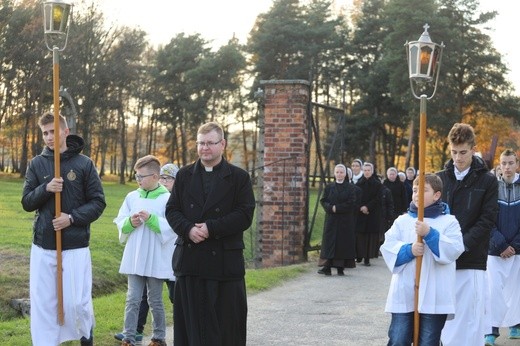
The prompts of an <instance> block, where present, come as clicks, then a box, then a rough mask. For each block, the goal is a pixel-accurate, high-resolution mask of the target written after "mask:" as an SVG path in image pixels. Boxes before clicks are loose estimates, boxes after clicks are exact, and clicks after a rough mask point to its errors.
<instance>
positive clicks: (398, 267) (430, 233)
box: [381, 174, 464, 346]
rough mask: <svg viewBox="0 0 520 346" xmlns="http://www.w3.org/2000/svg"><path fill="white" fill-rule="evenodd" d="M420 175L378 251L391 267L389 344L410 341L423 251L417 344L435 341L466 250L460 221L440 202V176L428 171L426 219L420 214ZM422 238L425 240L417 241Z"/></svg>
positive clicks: (451, 308)
mask: <svg viewBox="0 0 520 346" xmlns="http://www.w3.org/2000/svg"><path fill="white" fill-rule="evenodd" d="M418 190H419V178H416V179H415V181H414V185H413V195H412V198H413V199H412V202H411V203H410V209H409V210H408V213H407V214H404V215H401V216H399V217H398V218H397V219H396V220H395V222H394V223H393V225H392V227H390V229H389V230H388V231H387V232H386V233H385V242H384V243H383V245H382V246H381V253H382V255H383V258H384V260H385V262H386V265H387V266H388V269H390V271H391V272H392V280H391V283H390V289H389V291H388V298H387V301H386V308H385V310H386V312H390V313H392V321H391V323H390V328H389V330H388V337H389V341H388V345H389V346H398V345H411V344H412V339H413V332H414V310H415V304H414V298H415V292H414V278H415V274H416V266H417V265H418V263H419V262H418V261H417V260H416V257H418V256H422V261H421V269H422V270H421V272H422V273H421V283H420V285H419V292H418V293H419V301H418V310H419V321H420V323H419V334H418V335H419V338H418V342H419V345H420V346H438V345H439V341H440V337H441V330H442V328H443V326H444V323H445V322H446V319H447V318H450V317H453V313H454V312H455V260H456V259H457V258H458V257H459V255H460V254H461V253H462V252H463V251H464V245H463V244H462V235H461V233H460V225H459V223H458V221H457V219H456V218H455V217H454V216H453V215H449V209H448V206H447V204H446V203H443V202H442V201H441V199H440V198H441V190H442V181H441V179H440V178H439V177H438V176H436V175H435V174H426V175H425V183H424V220H423V221H419V219H418V215H417V214H418V209H417V208H418V205H419V193H418ZM417 236H421V237H423V241H422V242H420V241H418V240H417Z"/></svg>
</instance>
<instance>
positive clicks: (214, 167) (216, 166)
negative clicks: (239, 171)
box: [200, 160, 222, 172]
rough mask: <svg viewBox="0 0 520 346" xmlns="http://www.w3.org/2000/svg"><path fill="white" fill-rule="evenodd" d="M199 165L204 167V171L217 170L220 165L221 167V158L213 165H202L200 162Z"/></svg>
mask: <svg viewBox="0 0 520 346" xmlns="http://www.w3.org/2000/svg"><path fill="white" fill-rule="evenodd" d="M200 165H201V166H202V167H204V171H206V172H213V171H214V170H219V169H220V167H222V160H221V161H220V162H219V163H218V164H216V165H215V166H212V167H207V166H204V165H203V164H202V162H201V163H200Z"/></svg>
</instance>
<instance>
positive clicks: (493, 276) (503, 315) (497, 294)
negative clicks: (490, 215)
mask: <svg viewBox="0 0 520 346" xmlns="http://www.w3.org/2000/svg"><path fill="white" fill-rule="evenodd" d="M500 168H501V171H502V179H500V180H499V181H498V219H497V225H496V227H494V228H493V230H492V231H491V240H490V242H489V252H488V258H487V271H486V273H487V279H488V280H487V281H488V290H489V291H488V308H487V311H486V316H487V317H488V318H487V322H488V325H487V331H486V337H485V344H486V346H494V345H495V340H496V338H497V337H499V336H500V333H499V328H498V327H509V338H510V339H520V292H519V290H518V283H519V282H520V177H519V175H518V173H517V172H516V171H517V169H518V158H517V156H516V153H515V152H514V151H513V150H511V149H506V150H505V151H504V152H502V154H501V155H500Z"/></svg>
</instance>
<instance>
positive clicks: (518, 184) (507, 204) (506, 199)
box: [488, 176, 520, 256]
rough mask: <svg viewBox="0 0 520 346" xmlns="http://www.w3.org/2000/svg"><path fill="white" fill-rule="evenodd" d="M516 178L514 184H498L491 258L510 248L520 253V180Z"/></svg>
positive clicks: (502, 182)
mask: <svg viewBox="0 0 520 346" xmlns="http://www.w3.org/2000/svg"><path fill="white" fill-rule="evenodd" d="M516 178H517V179H516V180H515V181H514V182H513V183H512V184H508V183H506V182H505V181H503V180H500V181H499V182H498V218H497V224H496V226H495V227H494V228H493V230H492V231H491V240H490V242H489V252H488V254H489V255H491V256H500V254H501V253H502V252H503V251H504V250H505V249H506V248H507V247H508V246H512V247H513V248H514V249H515V251H516V253H517V254H519V253H520V178H518V176H517V177H516Z"/></svg>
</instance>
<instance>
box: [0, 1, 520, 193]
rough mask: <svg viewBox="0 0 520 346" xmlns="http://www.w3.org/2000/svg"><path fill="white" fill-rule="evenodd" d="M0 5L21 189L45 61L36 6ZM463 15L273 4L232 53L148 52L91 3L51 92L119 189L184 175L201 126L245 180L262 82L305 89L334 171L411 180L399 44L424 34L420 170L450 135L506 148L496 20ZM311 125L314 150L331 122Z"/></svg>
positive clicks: (461, 5) (78, 20) (6, 115)
mask: <svg viewBox="0 0 520 346" xmlns="http://www.w3.org/2000/svg"><path fill="white" fill-rule="evenodd" d="M0 2H1V8H0V72H1V73H0V170H3V171H10V172H15V173H19V174H20V175H23V174H24V172H25V169H26V167H27V163H28V160H30V159H31V158H32V157H33V156H35V155H37V154H38V153H39V152H40V151H41V143H42V141H41V135H40V132H39V128H38V126H37V119H38V117H39V116H40V115H41V114H42V113H43V112H44V111H47V110H49V109H50V107H51V106H52V97H53V95H52V58H51V55H52V54H51V52H49V51H48V50H47V49H46V47H45V44H44V41H43V28H42V15H41V2H40V1H36V0H18V1H16V0H0ZM477 8H478V1H476V0H437V1H434V0H354V5H353V7H352V8H346V9H342V10H340V11H337V10H335V9H334V7H333V1H332V0H308V1H303V0H274V1H273V3H272V5H271V8H270V9H269V10H268V11H267V12H266V13H262V14H260V15H258V17H257V19H256V22H255V24H254V26H253V27H252V28H251V32H250V35H249V38H248V40H247V43H246V44H245V45H242V44H240V43H239V42H238V40H237V39H235V38H234V37H231V38H230V39H229V41H228V43H227V44H226V45H224V46H221V47H219V48H212V47H211V45H210V42H208V41H207V40H205V39H204V38H203V37H201V35H200V34H195V35H186V34H184V33H179V34H178V35H176V36H175V37H173V38H171V40H170V42H169V43H167V44H165V45H162V46H158V47H154V46H152V45H151V44H150V42H148V41H147V37H146V33H145V32H143V31H142V30H140V29H135V28H129V27H124V26H123V27H116V26H113V27H110V28H108V29H107V27H106V25H104V17H103V13H101V12H100V10H99V8H98V7H97V5H96V2H91V1H80V2H79V3H76V4H75V10H74V18H73V22H72V26H71V30H70V34H69V42H68V46H67V48H66V50H65V51H64V52H62V53H61V55H60V58H61V59H60V85H61V86H63V87H64V88H66V89H67V91H68V93H69V94H70V95H71V96H72V98H73V100H74V103H75V108H76V109H77V112H78V117H77V132H78V134H79V135H80V136H82V137H83V138H84V139H85V141H86V143H87V147H86V149H85V151H84V153H85V154H87V155H89V156H91V157H92V158H93V159H94V160H95V162H96V164H97V165H98V167H99V169H100V173H101V175H105V174H117V175H119V177H120V182H121V183H124V182H125V181H127V180H128V179H131V177H132V174H131V173H132V171H131V168H132V167H133V164H134V162H135V161H136V159H137V158H138V157H139V156H142V155H145V154H148V153H151V154H155V155H157V156H159V157H160V158H162V159H163V161H164V162H166V161H171V162H177V163H178V164H180V165H184V164H187V163H189V162H190V161H191V160H193V158H194V155H195V152H194V150H193V148H194V141H195V137H196V129H197V128H198V126H199V125H200V124H202V123H203V122H206V121H209V120H216V121H219V122H220V123H222V124H223V125H224V128H225V130H226V131H227V132H228V133H229V135H231V134H233V136H234V141H233V146H231V147H230V148H228V152H227V155H228V156H231V155H236V156H237V157H240V159H241V160H242V164H243V167H244V168H246V169H252V168H253V166H254V164H255V151H256V146H257V137H258V115H259V109H258V104H257V100H255V97H254V94H255V91H256V90H258V88H259V86H260V81H261V80H270V79H304V80H308V81H309V82H310V83H311V92H312V101H314V102H315V103H319V104H324V105H330V106H334V107H337V108H339V109H343V110H344V115H343V116H345V117H346V121H345V126H344V127H343V128H342V132H343V133H342V134H341V139H342V143H341V146H339V147H338V148H339V149H337V152H335V153H334V160H335V161H342V162H345V163H348V162H349V161H350V160H352V159H353V158H355V157H360V158H363V159H364V160H370V161H372V162H375V163H376V164H377V165H378V166H379V169H378V170H379V171H384V169H385V168H386V167H389V166H395V165H402V166H409V165H414V166H417V160H418V158H417V150H416V146H417V133H418V130H417V128H418V121H417V120H416V119H417V116H418V113H419V109H418V107H419V102H417V100H415V99H413V97H412V96H411V93H410V87H409V81H408V72H407V62H406V54H405V50H404V47H403V44H404V43H405V42H406V41H411V40H416V39H418V37H419V36H420V34H421V33H422V30H423V28H422V26H423V25H424V24H425V23H428V24H429V25H430V30H429V32H430V35H431V37H432V39H433V40H434V41H435V42H437V43H440V42H441V41H443V42H444V44H445V45H446V49H445V51H444V56H443V62H442V67H441V77H440V81H439V87H438V91H437V94H436V96H435V97H434V98H433V99H432V100H431V101H429V103H428V138H427V142H428V145H429V148H430V149H429V153H430V154H431V156H430V158H429V162H428V165H429V167H436V168H439V166H440V165H442V163H443V162H444V161H445V160H446V159H447V144H446V142H445V137H446V135H447V133H448V131H449V129H450V128H451V126H452V125H453V123H455V122H460V121H466V122H469V123H471V124H473V125H474V126H475V127H476V130H477V134H478V135H479V143H480V144H481V146H480V148H481V150H483V151H485V150H488V149H489V144H490V142H491V138H492V136H493V135H498V136H499V138H500V139H499V147H506V146H507V147H513V148H514V149H516V148H517V146H518V145H517V143H518V119H519V116H520V114H519V109H520V107H519V105H520V102H519V99H518V98H517V97H515V96H514V94H513V89H512V85H511V83H510V82H509V81H508V80H506V74H507V68H506V66H505V65H504V63H503V61H502V59H501V56H500V54H499V52H497V51H496V49H495V48H494V47H493V42H491V40H490V37H489V36H488V35H487V33H486V32H487V31H486V27H487V26H488V25H489V23H490V21H491V20H493V19H494V18H495V16H496V13H495V12H489V13H479V12H477ZM194 20H196V19H194ZM164 25H168V24H167V23H165V24H164ZM63 103H64V109H65V108H66V103H67V102H66V100H63ZM315 112H316V114H317V117H318V119H321V120H322V121H323V124H322V125H321V127H320V136H322V140H323V141H324V142H325V143H326V142H327V140H328V139H330V137H331V136H333V135H334V134H335V132H337V131H336V128H335V121H329V120H331V119H332V118H331V116H330V114H328V113H327V112H325V111H318V110H315ZM332 120H333V119H332ZM322 148H323V149H322V150H327V149H330V148H327V147H326V146H322Z"/></svg>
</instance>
